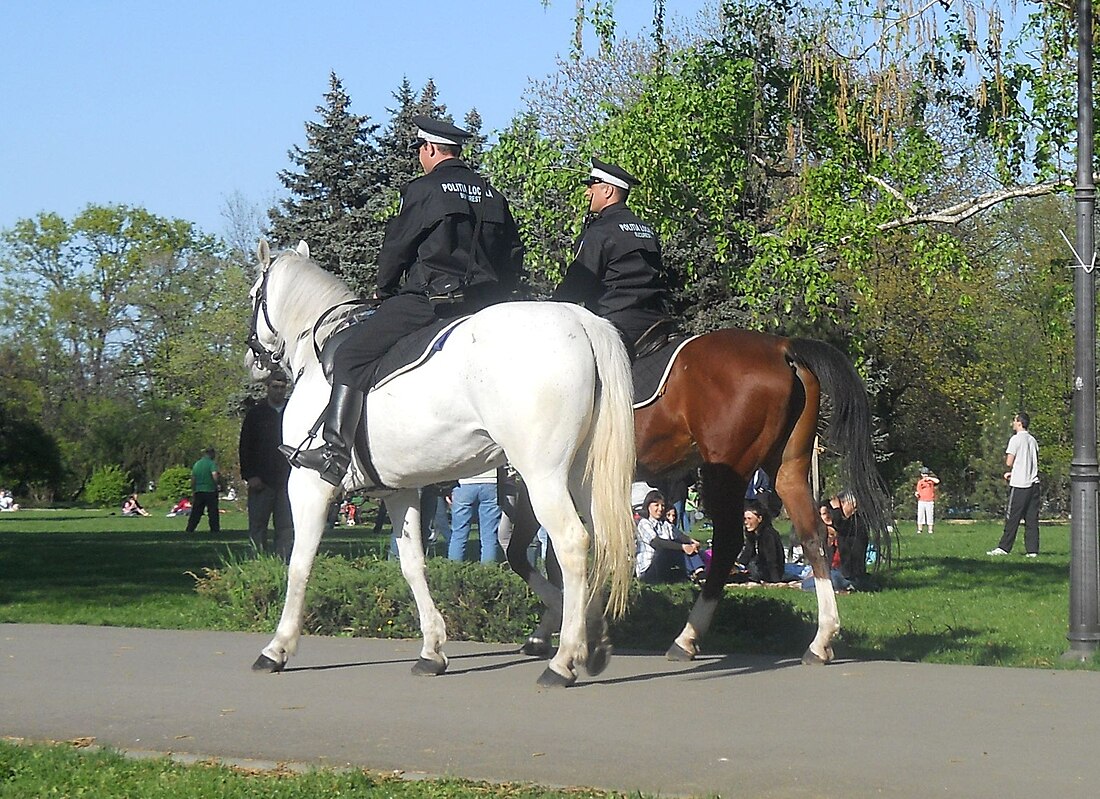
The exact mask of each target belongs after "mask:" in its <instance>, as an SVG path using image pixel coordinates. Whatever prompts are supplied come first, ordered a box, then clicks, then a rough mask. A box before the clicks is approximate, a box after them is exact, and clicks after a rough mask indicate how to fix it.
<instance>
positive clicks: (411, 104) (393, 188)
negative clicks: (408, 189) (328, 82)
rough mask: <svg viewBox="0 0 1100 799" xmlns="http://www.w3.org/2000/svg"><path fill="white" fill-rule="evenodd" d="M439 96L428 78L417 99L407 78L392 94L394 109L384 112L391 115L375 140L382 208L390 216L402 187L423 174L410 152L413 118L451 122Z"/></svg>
mask: <svg viewBox="0 0 1100 799" xmlns="http://www.w3.org/2000/svg"><path fill="white" fill-rule="evenodd" d="M438 97H439V92H438V90H437V89H436V87H435V82H434V81H432V80H431V79H430V78H429V79H428V82H427V83H426V84H425V85H424V88H423V89H422V90H421V92H420V96H419V97H417V95H416V92H414V91H413V88H412V85H411V84H410V83H409V79H408V78H404V79H403V80H402V81H401V86H400V87H399V88H398V90H397V91H396V92H394V94H393V99H395V100H396V101H397V107H396V108H389V109H387V110H388V111H389V113H390V121H389V124H387V125H386V127H385V130H384V131H383V133H382V135H381V136H379V137H378V152H379V158H380V161H381V164H382V169H383V172H384V173H385V183H386V186H387V188H386V190H385V199H384V206H385V207H386V208H387V209H388V210H389V211H390V215H392V214H396V213H397V208H398V197H399V193H400V191H401V189H402V187H404V185H405V184H406V183H408V182H409V181H410V180H413V179H415V178H418V177H420V175H421V174H423V173H422V171H421V168H420V161H419V159H418V158H417V155H416V152H415V151H414V150H410V149H409V145H410V144H411V143H412V141H413V137H414V136H415V135H416V125H414V124H413V121H412V120H413V117H414V116H416V115H417V114H425V115H427V116H430V117H432V118H434V119H445V120H447V121H450V117H449V116H448V114H447V106H445V105H443V104H441V103H439V100H438Z"/></svg>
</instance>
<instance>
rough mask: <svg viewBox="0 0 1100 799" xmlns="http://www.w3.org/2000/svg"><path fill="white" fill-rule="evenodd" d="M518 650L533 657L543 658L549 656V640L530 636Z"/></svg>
mask: <svg viewBox="0 0 1100 799" xmlns="http://www.w3.org/2000/svg"><path fill="white" fill-rule="evenodd" d="M519 651H520V652H522V653H523V654H525V655H529V656H531V657H533V658H543V659H545V658H548V657H550V642H549V641H547V640H546V639H544V638H534V637H531V638H528V639H527V641H526V642H525V643H524V644H523V646H522V647H521V648H520V650H519Z"/></svg>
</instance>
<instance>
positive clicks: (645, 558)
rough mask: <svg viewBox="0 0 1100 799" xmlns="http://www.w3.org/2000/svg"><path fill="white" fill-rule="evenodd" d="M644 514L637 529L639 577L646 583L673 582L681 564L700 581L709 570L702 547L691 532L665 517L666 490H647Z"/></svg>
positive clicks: (689, 577)
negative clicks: (707, 569) (704, 562)
mask: <svg viewBox="0 0 1100 799" xmlns="http://www.w3.org/2000/svg"><path fill="white" fill-rule="evenodd" d="M642 514H643V516H642V518H641V519H639V520H638V527H637V530H636V531H635V551H634V554H635V560H634V573H635V575H636V576H637V577H638V579H639V580H641V581H642V582H643V583H667V582H670V581H671V580H673V579H674V577H673V575H674V574H675V566H676V565H678V564H679V565H682V566H683V569H684V577H687V578H688V579H690V580H691V581H692V582H694V583H700V582H701V581H702V580H703V575H704V574H705V573H706V569H705V567H704V565H703V556H702V547H701V546H700V545H699V542H698V541H696V540H695V539H694V538H692V537H691V536H689V535H685V534H684V533H681V532H678V531H677V530H674V529H673V527H672V525H671V524H670V523H669V522H668V520H667V519H666V518H665V497H664V494H662V493H661V492H660V491H650V492H649V493H648V494H646V497H645V503H644V505H643V508H642Z"/></svg>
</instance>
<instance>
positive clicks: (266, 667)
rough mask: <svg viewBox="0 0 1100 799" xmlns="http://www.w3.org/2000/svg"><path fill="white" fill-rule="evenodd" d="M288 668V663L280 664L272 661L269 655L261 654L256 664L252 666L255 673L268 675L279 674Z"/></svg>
mask: <svg viewBox="0 0 1100 799" xmlns="http://www.w3.org/2000/svg"><path fill="white" fill-rule="evenodd" d="M285 667H286V663H285V662H284V663H279V662H277V661H274V660H272V659H271V658H269V657H268V656H267V655H265V654H263V653H262V652H261V653H260V656H259V657H258V658H256V662H255V663H253V664H252V670H253V671H264V672H267V673H268V674H278V673H279V672H280V671H282V670H283V669H284V668H285Z"/></svg>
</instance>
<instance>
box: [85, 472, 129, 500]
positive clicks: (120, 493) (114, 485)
mask: <svg viewBox="0 0 1100 799" xmlns="http://www.w3.org/2000/svg"><path fill="white" fill-rule="evenodd" d="M129 495H130V478H129V477H128V476H127V475H126V472H124V471H122V469H120V468H119V467H117V466H101V467H100V468H98V469H96V470H95V471H94V472H92V476H91V477H90V478H89V479H88V484H87V485H85V486H84V498H85V499H86V500H87V501H88V502H90V503H91V504H93V505H98V506H100V507H101V508H109V507H112V506H114V507H118V506H120V505H121V504H122V501H123V500H124V499H126V497H128V496H129Z"/></svg>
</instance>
